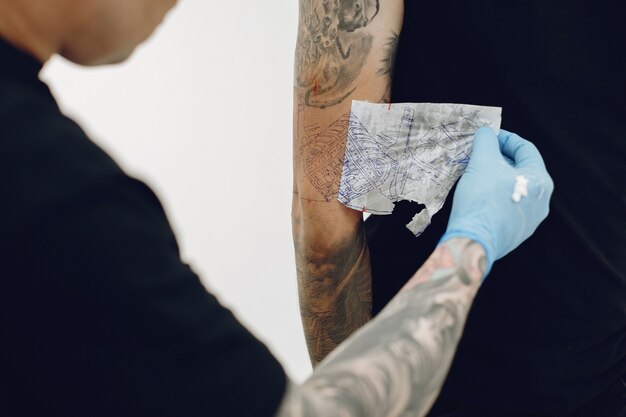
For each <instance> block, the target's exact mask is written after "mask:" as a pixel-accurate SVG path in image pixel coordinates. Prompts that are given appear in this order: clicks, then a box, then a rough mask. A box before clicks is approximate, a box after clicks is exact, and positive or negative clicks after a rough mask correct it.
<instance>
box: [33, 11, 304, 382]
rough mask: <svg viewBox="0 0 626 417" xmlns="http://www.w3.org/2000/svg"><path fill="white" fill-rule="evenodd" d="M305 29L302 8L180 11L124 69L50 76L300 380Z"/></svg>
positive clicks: (225, 298) (62, 65) (67, 106)
mask: <svg viewBox="0 0 626 417" xmlns="http://www.w3.org/2000/svg"><path fill="white" fill-rule="evenodd" d="M296 26H297V2H296V1H295V0H272V1H258V0H236V1H207V0H181V1H180V3H179V5H178V6H177V8H176V9H175V10H174V11H173V12H172V14H171V15H170V16H169V17H168V19H167V20H166V22H165V24H164V25H163V26H162V27H161V28H160V29H159V31H158V32H157V33H156V35H155V36H154V37H153V38H152V39H151V40H150V41H149V42H148V43H146V44H145V45H144V46H143V47H141V48H140V49H139V50H138V51H137V53H136V54H135V55H134V57H133V58H132V59H131V60H130V61H129V62H127V63H126V64H124V65H121V66H116V67H106V68H99V69H84V68H79V67H76V66H74V65H71V64H69V63H67V62H65V61H63V60H61V59H54V60H53V61H52V62H51V63H50V64H49V65H48V66H47V67H46V68H45V70H44V72H43V78H44V79H45V80H46V81H48V82H49V84H50V85H51V87H52V89H53V91H54V93H55V95H56V97H57V98H58V99H59V100H60V102H61V104H62V108H63V109H64V111H65V112H66V113H68V114H69V115H70V116H71V117H73V118H75V119H76V120H78V122H79V123H80V124H81V125H82V126H83V127H84V128H85V129H86V130H87V132H88V134H89V135H90V136H91V137H92V139H94V140H95V141H96V143H98V144H99V145H100V146H102V147H103V148H104V149H105V150H107V151H108V152H109V153H110V154H112V155H113V157H114V158H115V159H116V160H117V161H118V162H119V163H120V164H121V165H122V167H124V168H125V169H126V170H127V171H128V172H130V173H131V174H133V175H136V176H138V177H139V178H141V179H143V180H144V181H146V182H147V183H148V184H149V185H150V186H151V187H152V188H153V189H154V190H155V191H156V193H157V195H158V196H159V197H160V198H161V201H162V202H163V204H164V206H165V208H166V211H167V212H168V214H169V218H170V220H171V222H172V224H173V227H174V229H175V231H176V232H177V235H178V238H179V243H180V245H181V249H182V253H183V259H185V260H186V261H188V262H190V263H191V264H192V266H193V268H194V269H195V270H196V271H197V272H198V273H199V275H200V276H201V277H202V279H203V282H204V283H205V284H206V286H207V287H208V288H209V289H210V290H211V291H212V292H214V293H216V294H217V295H218V296H219V298H220V299H221V300H222V302H223V303H225V304H226V305H228V306H229V307H231V308H232V309H233V310H234V311H235V313H236V314H237V316H238V317H239V318H240V319H241V320H242V321H243V322H244V323H245V324H246V325H247V326H248V327H249V328H251V329H252V331H253V332H254V333H255V334H256V335H257V336H258V337H259V338H260V339H261V340H263V341H264V342H266V343H267V344H268V345H269V346H270V348H271V349H272V351H273V352H274V353H275V354H276V355H277V356H278V358H279V359H280V360H281V362H282V363H283V364H284V365H285V368H286V370H287V371H288V373H289V374H291V375H292V377H294V378H295V379H296V380H302V379H303V378H304V377H305V376H306V375H307V374H308V373H309V372H310V366H309V362H308V356H307V354H306V346H305V343H304V336H303V332H302V327H301V323H300V316H299V313H298V303H297V292H296V279H295V267H294V261H293V248H292V241H291V231H290V209H291V194H292V188H291V132H292V130H291V100H292V98H291V94H292V89H291V86H292V68H293V63H292V55H293V48H294V44H295V36H296Z"/></svg>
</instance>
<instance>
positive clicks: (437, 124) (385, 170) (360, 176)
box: [338, 101, 502, 236]
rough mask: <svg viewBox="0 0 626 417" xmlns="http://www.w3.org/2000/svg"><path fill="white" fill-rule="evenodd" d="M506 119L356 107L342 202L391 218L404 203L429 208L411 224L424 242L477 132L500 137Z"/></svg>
mask: <svg viewBox="0 0 626 417" xmlns="http://www.w3.org/2000/svg"><path fill="white" fill-rule="evenodd" d="M501 115H502V109H501V108H499V107H485V106H472V105H467V104H434V103H398V104H391V105H389V104H375V103H368V102H364V101H353V102H352V111H351V114H350V122H349V128H348V139H347V143H346V154H345V159H344V164H343V173H342V177H341V183H340V187H339V195H338V200H339V201H340V202H341V203H342V204H344V205H346V206H347V207H350V208H352V209H355V210H359V211H363V212H368V213H373V214H391V212H392V211H393V208H394V205H395V203H396V202H398V201H401V200H409V201H414V202H417V203H419V204H423V205H424V206H425V207H426V208H425V209H424V210H422V211H421V212H419V213H418V214H417V215H416V216H415V217H414V218H413V220H412V221H411V222H410V223H409V224H407V227H408V229H409V230H411V232H413V234H415V236H419V235H420V234H421V233H422V232H423V231H424V230H425V229H426V227H428V225H429V224H430V222H431V219H432V216H434V215H435V214H436V213H437V212H438V211H439V210H440V209H441V207H442V206H443V204H444V202H445V200H446V197H447V195H448V193H449V192H450V190H451V189H452V187H453V186H454V184H455V183H456V181H457V180H458V179H459V177H460V176H461V174H463V172H464V171H465V168H466V166H467V163H468V162H469V158H470V155H471V153H472V143H473V137H474V133H475V132H476V130H477V129H478V128H480V127H483V126H488V127H491V128H492V129H493V130H494V131H495V132H496V133H497V132H498V131H499V130H500V123H501V119H502V116H501Z"/></svg>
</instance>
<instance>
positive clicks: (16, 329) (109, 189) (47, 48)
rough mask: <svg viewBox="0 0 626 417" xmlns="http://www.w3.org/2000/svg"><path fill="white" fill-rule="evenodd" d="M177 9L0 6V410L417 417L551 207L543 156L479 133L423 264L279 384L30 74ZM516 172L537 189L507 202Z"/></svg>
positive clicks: (271, 363) (278, 375)
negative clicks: (324, 353)
mask: <svg viewBox="0 0 626 417" xmlns="http://www.w3.org/2000/svg"><path fill="white" fill-rule="evenodd" d="M173 4H174V1H173V0H161V1H155V0H136V1H132V2H129V1H126V0H48V1H46V2H41V1H38V0H0V62H1V63H2V65H0V191H1V192H2V196H3V200H2V204H1V205H0V219H1V220H0V265H2V267H1V268H2V269H1V274H0V284H1V286H2V287H1V289H0V340H1V342H0V415H2V416H11V417H18V416H44V415H59V416H81V417H83V416H94V417H97V416H109V417H110V416H118V417H123V416H246V417H248V416H272V415H279V416H281V417H282V416H305V417H308V416H332V415H342V416H364V415H365V416H370V415H371V416H374V415H376V416H379V415H399V414H402V415H406V414H407V413H410V414H411V415H423V414H424V413H425V412H426V411H427V410H428V408H430V406H431V404H432V401H433V400H434V398H435V397H436V394H437V392H438V391H439V389H440V387H441V384H442V383H443V380H444V377H445V374H446V370H447V368H448V366H449V365H450V362H451V360H452V355H453V353H454V350H455V347H456V344H457V343H458V340H459V338H460V335H461V332H462V328H463V324H464V321H465V317H466V315H467V312H468V310H469V307H470V305H471V302H472V300H473V298H474V296H475V294H476V292H477V290H478V288H479V285H480V283H481V281H482V279H483V278H484V276H485V275H486V274H487V273H488V271H489V269H490V267H491V265H492V263H493V262H494V261H495V260H497V259H499V258H501V257H503V256H504V255H506V254H507V253H508V252H510V251H511V250H513V249H514V248H515V247H516V246H517V245H519V244H520V243H521V242H522V241H523V240H525V239H526V238H527V237H528V236H529V235H530V234H531V233H532V232H533V231H534V230H535V228H536V227H537V226H538V224H539V223H540V222H541V221H542V220H543V219H544V218H545V217H546V215H547V213H548V203H549V199H550V195H551V193H552V183H551V180H550V177H549V176H548V174H547V172H546V170H545V166H544V165H543V161H542V159H541V156H540V155H539V153H538V152H537V150H536V148H535V147H534V146H533V145H531V144H530V143H528V142H527V141H525V140H523V139H521V138H520V137H519V136H517V135H514V134H510V133H507V132H501V133H500V135H499V137H496V136H495V134H494V133H493V132H492V131H490V130H489V129H483V130H480V131H479V132H478V133H477V134H476V139H475V150H474V155H473V157H472V160H471V162H470V167H472V169H471V170H468V173H467V175H464V176H463V178H462V179H461V182H460V184H459V187H458V190H457V193H456V198H457V199H456V201H455V207H457V209H458V210H457V212H456V214H455V215H453V216H452V218H451V222H450V229H449V230H448V232H447V233H446V234H445V235H444V236H443V237H442V239H441V240H442V243H441V244H440V245H439V247H438V248H437V249H436V251H435V252H434V254H433V256H432V257H431V258H430V259H429V261H428V263H427V264H425V266H424V268H422V269H420V271H418V273H417V274H416V275H415V276H414V278H413V279H411V280H410V281H409V283H408V284H407V285H406V287H405V288H404V289H403V290H402V291H401V293H400V294H399V295H398V297H397V298H396V299H395V300H394V301H393V302H392V303H390V306H389V308H388V309H386V310H385V312H384V313H383V314H381V316H380V317H379V318H378V319H377V320H374V321H372V322H371V323H370V324H369V325H368V326H365V327H364V328H363V330H362V331H361V332H360V333H359V334H358V335H356V336H355V338H354V339H353V340H352V341H351V342H348V343H346V344H345V345H344V346H343V347H342V349H339V350H338V351H337V353H336V354H335V355H333V357H332V358H329V359H328V360H327V361H326V362H325V363H324V365H323V366H320V367H319V368H318V370H317V371H316V372H315V373H314V374H313V376H312V377H311V378H310V379H309V380H307V381H306V382H305V383H304V384H302V385H295V384H292V385H291V386H290V387H289V389H288V390H287V388H286V387H287V378H286V377H285V374H284V372H283V370H282V368H281V367H280V365H279V364H278V363H277V362H276V360H275V359H274V358H273V357H272V356H271V354H270V353H269V352H268V350H267V349H266V348H265V347H264V346H263V345H262V344H261V343H260V342H258V341H257V340H256V339H254V337H253V336H252V335H251V334H250V333H249V332H247V331H246V330H245V329H244V328H243V327H242V326H241V325H240V324H239V323H238V322H237V321H236V319H235V318H234V317H233V315H232V314H231V313H230V312H229V311H228V310H226V309H224V308H223V307H222V306H220V305H219V303H218V302H217V300H216V299H215V298H214V297H213V296H212V295H210V294H208V293H207V292H206V290H205V289H204V288H203V287H202V285H201V284H200V281H199V280H198V278H197V277H196V275H195V274H194V273H193V272H192V271H191V269H190V268H189V267H188V266H187V265H185V264H183V263H182V262H181V261H180V258H179V253H178V248H177V244H176V240H175V238H174V236H173V233H172V230H171V228H170V226H169V224H168V222H167V219H166V218H165V215H164V213H163V211H162V209H161V206H160V204H159V202H158V200H157V198H156V197H155V196H154V194H153V193H152V192H151V191H150V190H149V189H148V188H147V187H146V186H145V185H144V184H142V183H141V182H139V181H137V180H135V179H132V178H130V177H128V176H127V175H126V174H125V173H124V172H123V171H122V170H121V169H120V168H119V167H118V166H117V165H116V164H115V162H113V161H112V160H111V159H110V158H109V157H108V156H107V155H106V154H105V153H104V152H103V151H102V150H101V149H99V148H98V147H97V146H96V145H95V144H93V143H92V142H91V141H90V140H89V139H88V138H87V137H86V135H85V133H84V132H83V131H82V130H81V129H80V128H79V127H78V126H77V125H76V124H75V123H74V122H73V121H71V120H70V119H68V118H66V117H65V116H63V115H62V114H61V113H60V111H59V109H58V107H57V105H56V103H55V101H54V99H53V97H52V95H51V94H50V91H49V90H48V88H47V87H46V85H45V84H44V83H42V82H41V81H39V79H38V72H39V71H40V69H41V67H42V65H43V64H44V63H45V62H46V61H47V60H48V59H49V58H50V57H51V56H52V55H53V54H55V53H59V54H62V55H64V56H65V57H67V58H68V59H71V60H72V61H74V62H77V63H81V64H85V65H96V64H105V63H112V62H121V61H123V60H124V59H125V58H126V57H127V56H128V55H129V54H130V53H131V52H132V50H133V49H134V48H135V47H136V46H137V44H138V43H139V42H140V41H142V40H143V39H145V38H146V37H147V36H148V35H149V34H150V33H151V32H152V30H153V29H154V27H155V26H156V25H157V24H158V23H159V22H160V21H161V20H162V18H163V16H164V15H165V13H166V12H167V11H168V10H169V9H170V8H171V7H172V6H173ZM503 155H504V156H503ZM505 157H506V158H508V159H505ZM507 161H508V162H507ZM519 175H524V176H527V177H528V178H530V179H531V182H530V184H529V187H528V196H527V197H525V198H524V199H523V200H522V201H520V202H519V203H515V202H513V201H512V199H511V193H512V191H513V187H514V182H515V177H516V176H519ZM485 200H489V201H490V204H484V203H483V202H484V201H485ZM510 219H513V220H514V224H515V225H518V227H514V228H511V227H508V226H507V224H508V221H509V220H510ZM381 387H382V388H383V389H382V390H380V389H379V388H381Z"/></svg>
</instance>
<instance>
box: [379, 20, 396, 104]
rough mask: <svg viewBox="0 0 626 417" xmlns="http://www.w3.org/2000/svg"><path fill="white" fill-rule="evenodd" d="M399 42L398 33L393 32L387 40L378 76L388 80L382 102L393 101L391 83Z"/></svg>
mask: <svg viewBox="0 0 626 417" xmlns="http://www.w3.org/2000/svg"><path fill="white" fill-rule="evenodd" d="M399 40H400V36H399V35H398V34H397V33H395V32H392V33H391V36H390V37H389V39H388V40H387V43H386V44H385V48H384V55H383V59H382V60H381V66H380V68H379V70H378V72H377V74H378V75H380V76H381V77H386V78H387V87H386V88H385V95H384V96H383V97H382V99H381V100H380V101H385V102H390V101H391V82H392V78H393V74H394V69H395V65H396V54H397V51H398V41H399Z"/></svg>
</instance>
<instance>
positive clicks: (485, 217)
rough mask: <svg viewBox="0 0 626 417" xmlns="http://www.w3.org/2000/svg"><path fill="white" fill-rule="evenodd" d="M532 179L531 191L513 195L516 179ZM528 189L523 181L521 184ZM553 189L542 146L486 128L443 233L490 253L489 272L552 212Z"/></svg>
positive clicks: (476, 138) (480, 133)
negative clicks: (541, 151) (498, 133)
mask: <svg viewBox="0 0 626 417" xmlns="http://www.w3.org/2000/svg"><path fill="white" fill-rule="evenodd" d="M519 176H524V177H525V179H527V180H528V187H527V189H528V195H527V196H520V195H517V196H516V199H517V197H521V200H519V202H515V201H514V199H513V194H514V190H515V188H516V184H517V185H518V186H519V185H523V184H520V182H523V181H524V179H517V178H518V177H519ZM522 189H523V187H522ZM553 189H554V183H553V182H552V178H550V175H549V174H548V172H547V171H546V167H545V165H544V162H543V159H542V158H541V155H540V154H539V151H538V150H537V148H536V147H535V146H534V145H533V144H532V143H530V142H528V141H527V140H525V139H522V138H521V137H519V136H518V135H516V134H514V133H510V132H507V131H504V130H502V131H500V135H499V136H498V137H496V135H495V133H494V132H493V130H491V129H489V128H481V129H479V130H478V131H477V132H476V135H475V136H474V150H473V151H472V156H471V159H470V162H469V164H468V165H467V169H466V170H465V173H464V174H463V175H462V176H461V179H460V180H459V183H458V185H457V188H456V191H455V193H454V198H453V202H452V214H451V215H450V220H449V222H448V229H447V230H446V233H445V234H444V235H443V237H442V238H441V242H444V241H446V240H448V239H451V238H453V237H466V238H469V239H472V240H474V241H476V242H478V243H480V244H481V245H482V246H483V247H484V248H485V252H486V254H487V269H486V271H485V276H486V275H487V274H488V273H489V271H490V270H491V266H492V265H493V262H494V261H496V260H498V259H500V258H502V257H503V256H505V255H506V254H508V253H509V252H511V251H512V250H513V249H515V248H516V247H518V246H519V245H520V244H521V243H522V242H523V241H525V240H526V239H527V238H528V237H529V236H530V235H532V234H533V233H534V231H535V230H536V229H537V226H539V224H540V223H541V222H542V221H543V220H544V219H545V218H546V217H547V216H548V211H549V204H550V196H551V195H552V191H553Z"/></svg>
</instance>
